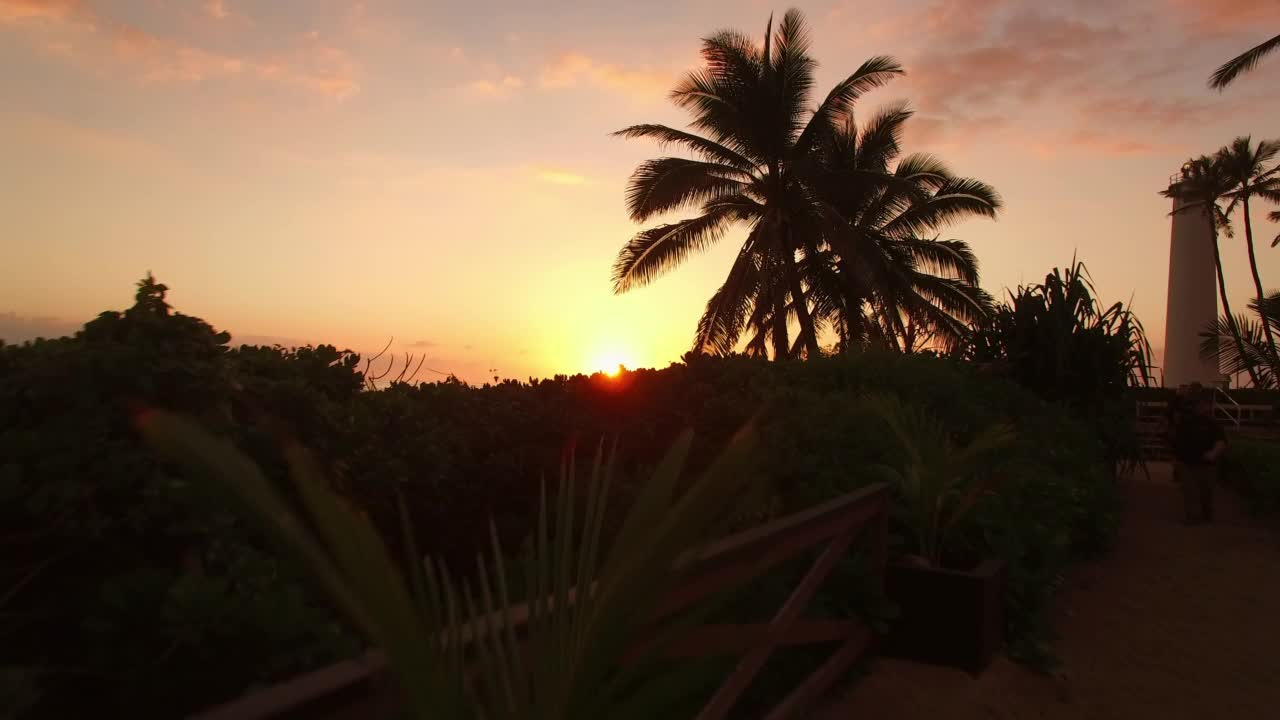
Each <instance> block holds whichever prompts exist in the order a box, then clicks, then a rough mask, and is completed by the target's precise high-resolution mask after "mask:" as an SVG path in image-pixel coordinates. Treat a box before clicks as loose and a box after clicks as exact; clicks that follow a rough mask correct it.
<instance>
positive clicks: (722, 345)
mask: <svg viewBox="0 0 1280 720" xmlns="http://www.w3.org/2000/svg"><path fill="white" fill-rule="evenodd" d="M757 227H758V225H757ZM752 232H753V233H754V232H756V230H755V229H753V230H752ZM760 282H761V279H760V261H759V255H758V253H757V252H756V251H755V249H754V248H753V247H752V243H751V242H748V243H746V244H744V245H743V246H742V249H740V250H739V251H738V257H737V258H736V259H735V260H734V263H733V267H731V268H730V269H729V276H728V277H727V278H725V281H724V284H722V285H721V286H720V288H719V289H718V290H716V292H715V294H713V295H712V296H711V299H710V300H708V301H707V308H706V310H705V311H704V312H703V314H702V317H701V318H700V319H699V320H698V329H697V331H696V333H695V334H694V340H693V347H694V349H695V350H697V351H699V352H711V353H713V354H717V355H728V354H730V353H732V352H733V351H734V349H735V348H736V347H737V345H738V341H739V340H740V339H741V337H742V332H743V330H744V328H745V325H746V323H747V321H748V316H749V314H750V313H751V309H752V307H753V306H754V305H755V303H756V300H757V295H758V294H759V289H760Z"/></svg>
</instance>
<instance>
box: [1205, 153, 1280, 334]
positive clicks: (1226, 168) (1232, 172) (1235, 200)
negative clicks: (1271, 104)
mask: <svg viewBox="0 0 1280 720" xmlns="http://www.w3.org/2000/svg"><path fill="white" fill-rule="evenodd" d="M1277 154H1280V142H1277V141H1275V140H1262V141H1259V142H1258V144H1257V146H1254V145H1253V142H1252V139H1251V138H1250V137H1249V136H1247V135H1246V136H1244V137H1238V138H1236V139H1235V141H1234V142H1232V143H1231V144H1230V145H1228V146H1226V147H1224V148H1222V149H1221V150H1219V151H1218V154H1217V156H1216V157H1215V158H1214V160H1215V162H1217V163H1218V164H1219V165H1220V166H1221V167H1222V170H1223V172H1224V173H1225V174H1226V175H1227V177H1228V178H1229V179H1230V181H1231V183H1232V185H1233V187H1232V189H1231V191H1230V192H1229V193H1228V194H1227V196H1226V197H1228V198H1230V202H1229V203H1228V204H1227V207H1226V209H1225V210H1223V212H1224V213H1226V214H1227V215H1230V214H1231V213H1232V212H1233V211H1235V209H1236V207H1237V206H1239V207H1240V211H1241V214H1242V215H1243V216H1244V236H1245V244H1246V246H1247V247H1248V248H1249V270H1250V271H1251V272H1252V273H1253V287H1254V290H1255V291H1256V292H1257V295H1256V301H1257V302H1259V303H1261V302H1262V300H1263V298H1264V297H1266V293H1264V292H1263V290H1262V278H1261V277H1260V276H1259V275H1258V257H1257V255H1256V253H1255V252H1254V247H1253V221H1252V220H1251V219H1250V218H1249V198H1251V197H1253V196H1255V195H1256V196H1258V197H1261V198H1265V199H1267V200H1272V201H1280V166H1276V167H1272V168H1269V169H1268V168H1267V167H1266V165H1267V163H1269V162H1271V161H1272V160H1274V159H1275V157H1276V155H1277ZM1261 325H1262V332H1263V335H1264V336H1265V338H1266V343H1267V345H1268V346H1270V347H1271V348H1272V349H1273V350H1274V348H1275V345H1276V341H1275V338H1274V337H1272V335H1271V326H1270V325H1269V324H1268V323H1265V322H1264V323H1262V324H1261Z"/></svg>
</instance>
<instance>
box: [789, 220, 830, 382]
mask: <svg viewBox="0 0 1280 720" xmlns="http://www.w3.org/2000/svg"><path fill="white" fill-rule="evenodd" d="M787 237H788V238H789V237H791V231H790V230H788V231H787ZM782 252H783V255H785V256H786V273H787V284H788V285H789V286H790V287H789V290H790V291H791V303H792V305H794V306H795V308H796V317H797V318H798V319H799V320H800V337H801V340H802V342H803V343H804V347H805V353H806V354H807V355H808V356H809V358H810V359H812V358H816V357H820V356H821V355H822V349H821V348H819V347H818V331H817V328H816V327H815V326H814V324H813V316H812V315H810V314H809V303H808V302H807V301H806V300H805V299H804V288H803V287H801V285H800V273H798V272H796V254H795V251H793V250H791V249H790V248H789V247H784V248H783V250H782Z"/></svg>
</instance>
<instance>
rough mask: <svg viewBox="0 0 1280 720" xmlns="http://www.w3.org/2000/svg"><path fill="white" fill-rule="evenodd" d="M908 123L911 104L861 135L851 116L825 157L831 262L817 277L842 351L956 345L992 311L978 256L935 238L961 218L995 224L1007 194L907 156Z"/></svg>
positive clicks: (821, 185) (822, 199)
mask: <svg viewBox="0 0 1280 720" xmlns="http://www.w3.org/2000/svg"><path fill="white" fill-rule="evenodd" d="M911 115H912V112H911V110H909V109H908V108H907V106H906V105H905V104H899V105H895V106H891V107H890V108H887V109H886V110H884V111H882V112H881V113H880V114H879V115H877V116H876V117H874V118H873V119H872V120H871V121H870V122H869V123H868V124H867V125H866V126H865V127H864V128H862V129H861V130H860V129H859V128H858V126H857V124H856V123H855V122H854V120H853V118H852V117H847V118H845V119H844V121H843V122H841V123H839V124H836V125H834V126H833V128H832V129H831V131H830V134H829V136H828V137H827V138H825V139H824V140H825V144H824V146H823V147H822V149H821V151H820V152H819V154H818V156H819V161H820V163H821V171H820V173H818V182H816V183H815V188H816V198H815V200H816V201H817V203H818V204H819V206H820V207H822V208H823V209H824V211H825V212H823V213H820V214H819V217H820V218H821V219H822V220H823V227H822V228H821V231H822V232H821V234H822V237H824V238H825V239H826V248H827V249H826V250H825V253H826V254H827V255H829V258H828V259H827V260H826V261H825V262H823V263H822V264H821V265H820V266H819V267H818V269H817V272H815V274H814V278H815V292H816V293H818V294H820V295H821V296H822V297H823V300H822V301H820V302H819V303H818V306H819V307H820V308H833V309H835V310H836V312H832V313H829V315H828V317H829V319H830V322H831V323H832V324H834V325H836V327H837V328H838V329H839V331H840V337H841V345H842V346H844V347H848V346H850V345H851V344H852V341H853V340H854V339H855V338H861V339H864V340H865V341H869V342H877V341H878V342H882V343H886V344H890V345H891V346H893V347H895V348H898V349H901V350H904V351H907V352H911V351H912V350H914V349H918V347H919V346H921V345H922V344H923V343H924V342H935V343H937V344H941V345H943V346H951V345H953V344H954V343H955V342H956V341H958V340H959V339H960V338H961V337H962V336H963V335H964V334H965V332H966V330H967V328H968V326H969V325H971V324H972V323H973V322H975V321H977V320H979V319H981V318H982V317H984V316H985V315H986V314H987V312H988V311H989V310H990V308H991V305H992V300H991V297H990V296H989V295H987V293H986V292H984V291H983V290H982V289H981V288H979V287H978V261H977V257H976V256H975V255H974V253H973V251H972V249H971V248H970V247H969V246H968V244H967V243H965V242H963V241H960V240H939V239H938V234H939V233H940V231H941V230H943V229H944V228H946V227H947V226H948V225H950V224H951V223H954V222H956V221H958V220H961V219H965V218H968V217H972V216H982V217H995V215H996V212H997V210H998V209H999V208H1000V205H1001V201H1000V196H999V194H998V193H996V191H995V190H994V189H992V188H991V187H990V186H988V185H986V184H985V183H982V182H980V181H978V180H974V179H972V178H963V177H957V176H955V175H954V174H953V173H952V172H951V171H950V170H949V169H948V168H947V167H946V165H945V164H943V163H942V162H941V161H940V160H938V159H937V158H935V157H933V156H931V155H927V154H921V153H916V154H911V155H907V156H905V157H900V155H901V143H900V138H901V134H902V128H903V126H904V124H905V122H906V121H907V120H908V119H909V118H910V117H911ZM815 256H818V257H820V258H821V254H820V253H815ZM832 268H834V269H835V270H836V272H831V269H832Z"/></svg>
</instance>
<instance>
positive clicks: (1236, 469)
mask: <svg viewBox="0 0 1280 720" xmlns="http://www.w3.org/2000/svg"><path fill="white" fill-rule="evenodd" d="M1222 479H1223V480H1224V481H1225V482H1227V483H1229V484H1230V485H1231V486H1232V487H1234V488H1235V489H1236V491H1237V492H1238V493H1239V494H1240V498H1241V500H1243V501H1244V504H1245V508H1246V509H1247V510H1248V511H1249V513H1250V514H1252V515H1254V516H1255V517H1259V518H1262V519H1264V520H1266V521H1268V522H1271V523H1273V524H1280V442H1276V441H1274V440H1270V441H1269V440H1261V439H1257V438H1249V437H1235V438H1232V439H1231V444H1230V446H1229V447H1228V448H1227V454H1226V457H1225V459H1224V461H1223V467H1222Z"/></svg>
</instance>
